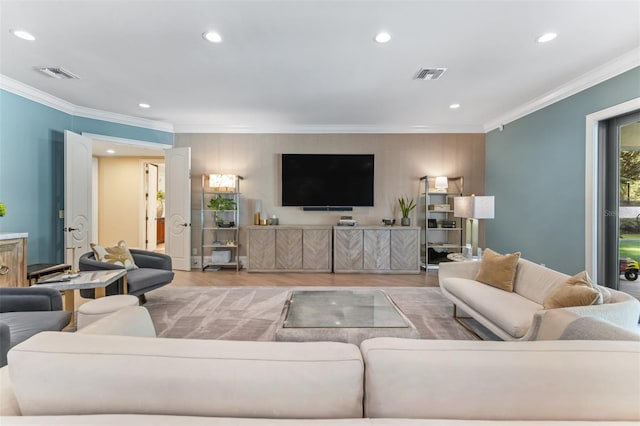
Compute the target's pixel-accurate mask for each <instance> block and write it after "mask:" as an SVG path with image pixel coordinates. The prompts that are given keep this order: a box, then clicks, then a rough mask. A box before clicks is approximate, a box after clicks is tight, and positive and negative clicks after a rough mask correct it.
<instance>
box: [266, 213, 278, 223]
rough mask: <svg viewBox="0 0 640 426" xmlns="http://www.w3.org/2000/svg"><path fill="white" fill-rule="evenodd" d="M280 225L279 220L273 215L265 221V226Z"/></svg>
mask: <svg viewBox="0 0 640 426" xmlns="http://www.w3.org/2000/svg"><path fill="white" fill-rule="evenodd" d="M279 223H280V219H278V217H277V216H276V215H275V214H274V215H273V216H271V217H270V218H269V219H267V225H278V224H279Z"/></svg>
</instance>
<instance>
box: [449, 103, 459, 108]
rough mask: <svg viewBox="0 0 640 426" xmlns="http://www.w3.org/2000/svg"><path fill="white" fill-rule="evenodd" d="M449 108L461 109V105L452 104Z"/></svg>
mask: <svg viewBox="0 0 640 426" xmlns="http://www.w3.org/2000/svg"><path fill="white" fill-rule="evenodd" d="M449 108H451V109H458V108H460V104H451V105H449Z"/></svg>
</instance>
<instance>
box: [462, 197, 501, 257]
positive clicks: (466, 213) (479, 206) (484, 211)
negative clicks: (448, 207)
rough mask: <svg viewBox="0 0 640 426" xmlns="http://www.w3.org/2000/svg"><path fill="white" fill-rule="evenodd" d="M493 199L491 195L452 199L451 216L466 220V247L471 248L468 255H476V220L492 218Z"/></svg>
mask: <svg viewBox="0 0 640 426" xmlns="http://www.w3.org/2000/svg"><path fill="white" fill-rule="evenodd" d="M494 204H495V197H494V196H492V195H484V196H475V195H471V196H468V197H455V198H454V199H453V215H454V216H455V217H461V218H463V219H467V240H466V241H467V242H466V244H467V247H469V246H470V247H471V252H470V253H469V255H470V256H471V257H473V256H477V253H478V220H479V219H493V218H494Z"/></svg>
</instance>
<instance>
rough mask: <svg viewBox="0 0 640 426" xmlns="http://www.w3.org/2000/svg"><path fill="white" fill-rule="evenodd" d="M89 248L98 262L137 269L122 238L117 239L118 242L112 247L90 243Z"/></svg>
mask: <svg viewBox="0 0 640 426" xmlns="http://www.w3.org/2000/svg"><path fill="white" fill-rule="evenodd" d="M91 250H93V253H94V254H95V256H96V260H97V261H98V262H104V263H111V264H113V265H119V266H123V267H124V268H125V269H127V270H130V269H138V266H136V263H135V262H134V261H133V256H131V252H130V251H129V249H128V248H127V243H126V242H125V241H124V240H121V241H118V244H116V245H115V246H113V247H102V246H99V245H98V244H94V243H91Z"/></svg>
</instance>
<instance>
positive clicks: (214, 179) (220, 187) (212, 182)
mask: <svg viewBox="0 0 640 426" xmlns="http://www.w3.org/2000/svg"><path fill="white" fill-rule="evenodd" d="M209 187H211V188H213V189H214V190H216V191H217V192H235V190H236V175H220V174H213V175H209Z"/></svg>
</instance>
